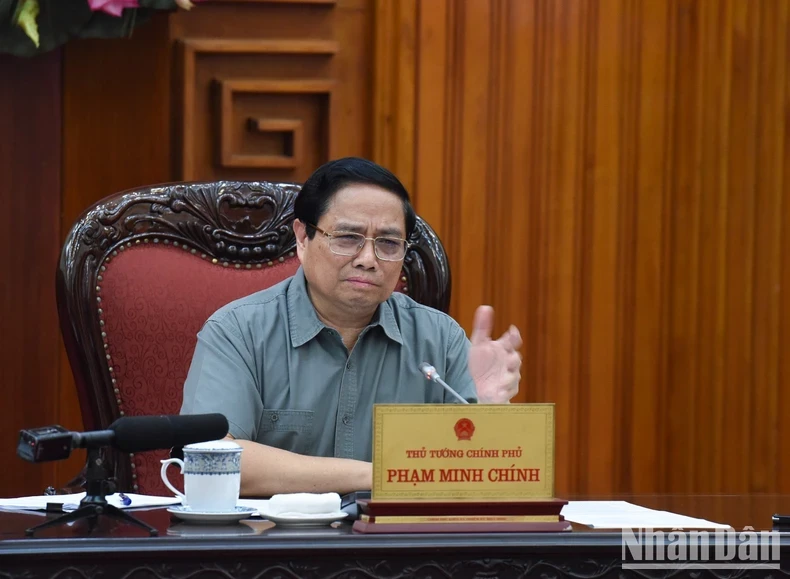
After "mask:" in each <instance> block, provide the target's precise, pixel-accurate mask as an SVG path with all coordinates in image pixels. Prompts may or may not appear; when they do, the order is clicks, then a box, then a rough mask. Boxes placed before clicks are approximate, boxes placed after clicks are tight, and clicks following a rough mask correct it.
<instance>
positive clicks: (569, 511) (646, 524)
mask: <svg viewBox="0 0 790 579" xmlns="http://www.w3.org/2000/svg"><path fill="white" fill-rule="evenodd" d="M562 515H563V517H565V520H567V521H570V522H572V523H577V524H579V525H586V526H588V527H592V528H594V529H622V528H631V529H636V528H651V529H729V528H731V527H730V525H724V524H722V523H714V522H712V521H707V520H705V519H697V518H694V517H687V516H686V515H679V514H677V513H671V512H668V511H657V510H655V509H648V508H647V507H640V506H639V505H635V504H632V503H629V502H626V501H569V502H568V504H567V505H565V506H564V507H563V509H562Z"/></svg>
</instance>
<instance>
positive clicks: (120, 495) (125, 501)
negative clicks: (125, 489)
mask: <svg viewBox="0 0 790 579" xmlns="http://www.w3.org/2000/svg"><path fill="white" fill-rule="evenodd" d="M118 498H120V499H121V502H122V503H123V504H124V506H125V507H128V506H129V505H131V504H132V499H130V498H129V497H127V496H126V495H125V494H123V493H118Z"/></svg>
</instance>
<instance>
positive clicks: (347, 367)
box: [346, 360, 351, 370]
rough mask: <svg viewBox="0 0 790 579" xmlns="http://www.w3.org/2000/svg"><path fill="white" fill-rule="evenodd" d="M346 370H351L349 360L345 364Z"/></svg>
mask: <svg viewBox="0 0 790 579" xmlns="http://www.w3.org/2000/svg"><path fill="white" fill-rule="evenodd" d="M346 370H351V360H349V361H348V362H347V363H346Z"/></svg>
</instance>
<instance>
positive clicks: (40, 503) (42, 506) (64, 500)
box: [0, 493, 181, 511]
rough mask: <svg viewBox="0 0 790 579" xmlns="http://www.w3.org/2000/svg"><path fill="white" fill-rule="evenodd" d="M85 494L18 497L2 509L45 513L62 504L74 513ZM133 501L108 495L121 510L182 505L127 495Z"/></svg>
mask: <svg viewBox="0 0 790 579" xmlns="http://www.w3.org/2000/svg"><path fill="white" fill-rule="evenodd" d="M84 496H85V493H75V494H71V495H34V496H30V497H17V498H13V499H0V509H5V510H14V511H19V510H23V511H43V510H46V508H47V503H60V504H62V505H63V510H64V511H73V510H75V509H77V508H78V507H79V502H80V501H81V500H82V499H83V497H84ZM125 496H126V497H128V498H129V499H130V500H131V503H130V504H128V505H127V504H124V501H123V499H122V498H121V497H120V495H119V493H115V494H113V495H107V502H108V503H109V504H111V505H114V506H116V507H118V508H120V509H134V508H139V507H158V506H162V505H175V504H181V499H180V498H177V497H157V496H150V495H137V494H133V493H126V495H125Z"/></svg>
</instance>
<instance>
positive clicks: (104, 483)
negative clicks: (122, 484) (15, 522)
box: [25, 448, 159, 537]
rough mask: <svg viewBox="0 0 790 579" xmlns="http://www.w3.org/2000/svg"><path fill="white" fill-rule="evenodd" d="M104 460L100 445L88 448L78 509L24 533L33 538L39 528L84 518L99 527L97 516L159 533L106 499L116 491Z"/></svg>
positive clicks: (91, 526) (90, 524) (91, 525)
mask: <svg viewBox="0 0 790 579" xmlns="http://www.w3.org/2000/svg"><path fill="white" fill-rule="evenodd" d="M104 465H105V461H104V460H103V459H102V456H101V453H100V452H99V449H98V448H89V449H88V462H87V465H86V470H85V497H84V498H83V499H82V500H81V501H80V506H79V508H78V509H76V510H74V511H72V512H70V513H66V514H64V515H61V516H59V517H57V518H55V519H52V520H51V521H46V522H44V523H41V524H40V525H36V526H35V527H31V528H29V529H27V530H25V534H26V535H27V536H29V537H32V536H33V535H35V534H36V532H37V531H40V530H42V529H47V528H50V527H54V526H57V525H65V524H66V523H71V522H74V521H79V520H81V519H87V521H88V525H89V527H90V531H93V529H94V528H95V527H96V523H97V520H98V517H99V516H101V515H106V516H108V517H111V518H114V519H118V520H120V521H123V522H125V523H129V524H131V525H135V526H137V527H140V528H143V529H145V530H146V531H148V533H149V534H150V535H151V536H152V537H153V536H156V535H158V534H159V531H158V530H157V529H155V528H154V527H152V526H150V525H148V524H146V523H144V522H143V521H141V520H139V519H137V518H135V517H133V516H132V515H130V514H129V513H127V512H125V511H124V510H122V509H119V508H118V507H116V506H115V505H111V504H110V503H108V502H107V495H109V494H113V493H115V482H114V481H111V480H110V479H109V478H108V477H107V469H106V468H105V466H104Z"/></svg>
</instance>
